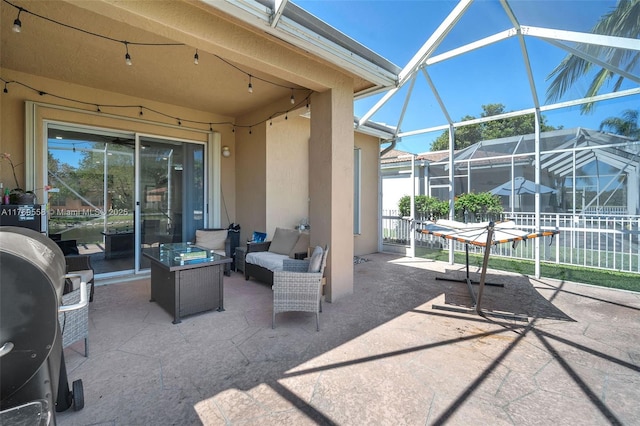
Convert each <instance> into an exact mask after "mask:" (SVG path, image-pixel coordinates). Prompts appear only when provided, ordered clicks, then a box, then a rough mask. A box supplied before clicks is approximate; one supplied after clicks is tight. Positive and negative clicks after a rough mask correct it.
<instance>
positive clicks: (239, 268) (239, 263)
mask: <svg viewBox="0 0 640 426" xmlns="http://www.w3.org/2000/svg"><path fill="white" fill-rule="evenodd" d="M246 255H247V248H246V247H236V269H235V270H236V272H242V273H244V257H245V256H246Z"/></svg>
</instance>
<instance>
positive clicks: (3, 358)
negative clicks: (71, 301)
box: [0, 226, 86, 426]
mask: <svg viewBox="0 0 640 426" xmlns="http://www.w3.org/2000/svg"><path fill="white" fill-rule="evenodd" d="M64 281H65V259H64V255H63V254H62V251H61V250H60V248H58V246H57V245H56V244H55V242H53V241H52V240H50V239H49V238H48V237H47V236H46V235H43V234H40V233H38V232H36V231H33V230H30V229H26V228H19V227H13V226H0V424H2V425H5V424H6V425H30V426H31V425H47V424H55V411H58V412H60V411H64V410H67V409H68V408H69V407H71V406H73V407H74V409H75V410H79V409H81V408H82V407H83V406H84V396H83V389H82V381H81V380H76V381H75V382H74V383H73V392H71V391H70V390H69V384H68V381H67V372H66V367H65V363H64V355H63V352H62V334H61V331H60V326H59V324H58V308H59V307H60V303H61V300H62V293H63V289H64ZM85 293H86V292H85ZM84 303H86V301H84Z"/></svg>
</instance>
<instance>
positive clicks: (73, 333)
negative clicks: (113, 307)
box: [58, 273, 93, 357]
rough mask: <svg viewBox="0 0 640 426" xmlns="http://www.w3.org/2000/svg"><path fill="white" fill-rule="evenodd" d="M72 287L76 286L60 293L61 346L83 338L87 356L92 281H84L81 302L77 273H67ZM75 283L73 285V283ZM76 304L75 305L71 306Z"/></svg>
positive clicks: (80, 288) (80, 277) (79, 279)
mask: <svg viewBox="0 0 640 426" xmlns="http://www.w3.org/2000/svg"><path fill="white" fill-rule="evenodd" d="M66 277H67V280H68V282H69V283H71V284H72V287H77V288H75V289H73V290H71V291H70V292H68V293H66V294H63V295H62V305H61V307H60V310H59V311H58V322H59V323H60V330H62V347H63V348H66V347H67V346H69V345H71V344H72V343H75V342H77V341H78V340H81V339H84V356H85V357H88V356H89V301H88V300H87V299H88V294H90V293H91V290H92V289H93V284H92V283H86V287H85V288H86V290H85V291H86V294H85V295H84V302H83V303H81V302H82V290H83V288H82V285H81V284H79V282H80V281H81V280H82V276H81V275H79V274H73V273H71V274H67V275H66ZM74 284H75V285H74ZM72 305H77V306H72Z"/></svg>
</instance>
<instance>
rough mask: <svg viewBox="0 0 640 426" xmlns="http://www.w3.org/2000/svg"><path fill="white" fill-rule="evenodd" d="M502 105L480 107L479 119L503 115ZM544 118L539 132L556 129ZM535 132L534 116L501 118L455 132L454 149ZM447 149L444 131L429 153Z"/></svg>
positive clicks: (458, 129) (433, 143)
mask: <svg viewBox="0 0 640 426" xmlns="http://www.w3.org/2000/svg"><path fill="white" fill-rule="evenodd" d="M504 112H505V106H504V105H503V104H488V105H482V114H480V117H490V116H493V115H499V114H503V113H504ZM475 118H476V117H474V116H470V115H467V116H464V117H462V120H461V121H468V120H473V119H475ZM546 121H547V120H546V118H545V117H544V116H541V123H540V130H541V131H543V132H546V131H549V130H556V129H557V128H556V127H553V126H549V125H548V124H546ZM534 131H535V116H534V115H533V114H528V115H521V116H518V117H510V118H503V119H500V120H495V121H489V122H487V123H480V124H471V125H468V126H462V127H460V128H457V129H456V130H455V149H463V148H466V147H468V146H471V145H473V144H474V143H477V142H480V141H483V140H491V139H498V138H505V137H509V136H516V135H528V134H531V133H534ZM444 149H449V131H448V130H445V131H444V132H443V133H442V134H441V135H440V136H438V137H437V138H436V139H435V140H434V141H433V142H432V143H431V151H440V150H444Z"/></svg>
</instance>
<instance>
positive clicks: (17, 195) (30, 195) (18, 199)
mask: <svg viewBox="0 0 640 426" xmlns="http://www.w3.org/2000/svg"><path fill="white" fill-rule="evenodd" d="M1 159H4V160H7V161H8V162H9V164H10V165H11V173H13V180H14V181H15V183H16V187H15V188H13V189H12V190H10V191H9V202H10V203H11V204H20V205H27V204H28V205H31V204H35V203H36V194H35V193H34V192H33V191H25V190H24V189H22V188H21V187H20V183H19V182H18V176H16V166H15V165H14V164H13V160H12V159H11V154H9V153H8V152H5V153H1V154H0V160H1ZM3 195H4V194H3Z"/></svg>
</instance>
